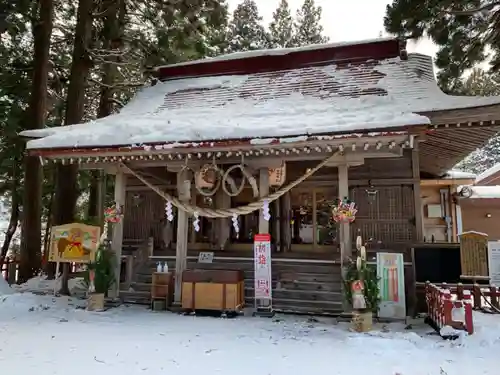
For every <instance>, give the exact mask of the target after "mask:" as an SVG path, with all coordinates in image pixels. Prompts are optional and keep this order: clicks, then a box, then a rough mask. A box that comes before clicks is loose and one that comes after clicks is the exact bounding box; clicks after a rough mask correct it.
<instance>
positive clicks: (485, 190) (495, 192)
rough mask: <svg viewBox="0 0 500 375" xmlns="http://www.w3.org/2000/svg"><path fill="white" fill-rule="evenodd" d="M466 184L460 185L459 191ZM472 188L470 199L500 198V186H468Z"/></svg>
mask: <svg viewBox="0 0 500 375" xmlns="http://www.w3.org/2000/svg"><path fill="white" fill-rule="evenodd" d="M463 187H464V186H459V187H458V188H457V191H460V190H461V189H462V188H463ZM467 187H468V188H470V189H471V190H472V194H471V196H470V197H469V196H468V197H467V198H469V199H494V198H500V186H499V185H496V186H467Z"/></svg>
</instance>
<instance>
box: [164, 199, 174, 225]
mask: <svg viewBox="0 0 500 375" xmlns="http://www.w3.org/2000/svg"><path fill="white" fill-rule="evenodd" d="M165 215H167V220H168V221H170V222H172V221H173V220H174V213H173V210H172V202H170V201H167V204H166V205H165Z"/></svg>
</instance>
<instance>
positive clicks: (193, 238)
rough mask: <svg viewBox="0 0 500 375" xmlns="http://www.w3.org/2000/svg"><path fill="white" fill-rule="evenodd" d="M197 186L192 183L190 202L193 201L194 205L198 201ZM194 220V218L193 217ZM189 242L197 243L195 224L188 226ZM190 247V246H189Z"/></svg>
mask: <svg viewBox="0 0 500 375" xmlns="http://www.w3.org/2000/svg"><path fill="white" fill-rule="evenodd" d="M196 193H197V191H196V188H195V187H194V184H192V185H191V187H190V194H191V195H190V199H189V203H191V205H192V206H197V202H196ZM192 220H194V219H192ZM188 223H189V219H188ZM188 242H189V243H190V244H194V243H196V231H195V230H194V226H193V225H189V226H188ZM188 248H189V246H188Z"/></svg>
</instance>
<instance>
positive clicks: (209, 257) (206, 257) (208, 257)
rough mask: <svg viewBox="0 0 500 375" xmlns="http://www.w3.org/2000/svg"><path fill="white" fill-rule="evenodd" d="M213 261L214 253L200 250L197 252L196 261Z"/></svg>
mask: <svg viewBox="0 0 500 375" xmlns="http://www.w3.org/2000/svg"><path fill="white" fill-rule="evenodd" d="M213 261H214V253H213V252H206V251H200V253H199V254H198V263H212V262H213Z"/></svg>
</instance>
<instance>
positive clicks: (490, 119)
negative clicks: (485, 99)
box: [420, 104, 500, 176]
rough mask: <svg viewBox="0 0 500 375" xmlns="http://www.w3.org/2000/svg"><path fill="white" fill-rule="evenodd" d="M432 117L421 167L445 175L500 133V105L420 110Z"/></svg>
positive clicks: (435, 173) (422, 148)
mask: <svg viewBox="0 0 500 375" xmlns="http://www.w3.org/2000/svg"><path fill="white" fill-rule="evenodd" d="M420 114H421V115H423V116H426V117H428V118H429V119H430V120H431V123H432V125H431V126H430V127H429V129H428V131H427V133H426V140H425V142H422V143H421V144H420V169H421V171H424V172H427V173H429V174H432V175H434V176H441V175H443V173H445V172H446V171H448V170H450V169H451V168H453V167H454V166H455V165H456V164H457V163H458V162H460V161H461V160H463V159H464V158H465V157H466V156H467V155H469V154H470V153H471V152H473V151H475V150H476V149H478V148H480V147H482V146H484V145H485V144H486V143H487V142H488V141H489V140H490V139H491V138H492V137H494V136H495V135H496V134H498V133H499V132H500V104H492V105H487V106H481V107H472V108H465V109H457V110H447V111H434V112H424V113H420Z"/></svg>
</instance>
